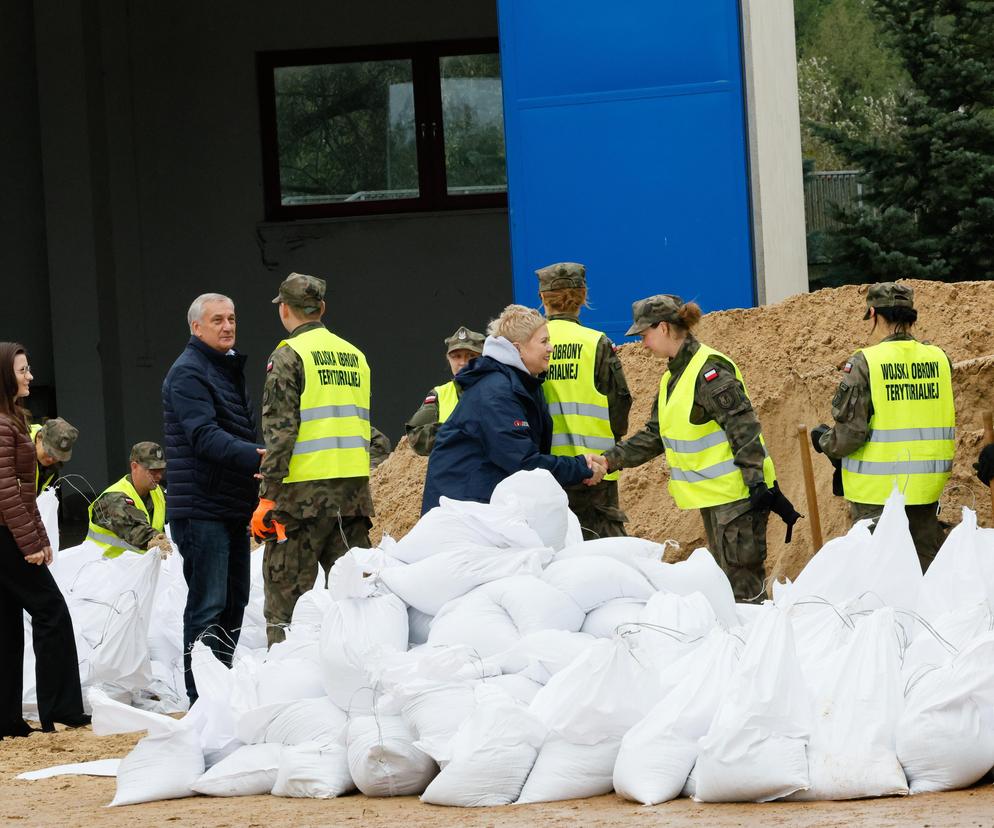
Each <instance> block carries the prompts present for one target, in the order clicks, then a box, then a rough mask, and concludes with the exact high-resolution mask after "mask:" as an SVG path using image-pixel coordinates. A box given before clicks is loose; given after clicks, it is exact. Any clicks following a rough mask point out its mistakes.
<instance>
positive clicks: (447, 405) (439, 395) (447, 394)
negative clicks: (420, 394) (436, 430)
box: [435, 380, 459, 424]
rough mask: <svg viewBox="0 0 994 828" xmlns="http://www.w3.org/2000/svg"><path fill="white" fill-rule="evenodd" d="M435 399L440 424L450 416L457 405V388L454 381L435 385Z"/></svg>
mask: <svg viewBox="0 0 994 828" xmlns="http://www.w3.org/2000/svg"><path fill="white" fill-rule="evenodd" d="M435 399H436V400H437V402H438V422H439V423H440V424H441V423H444V422H445V421H446V420H447V419H449V417H451V416H452V412H453V411H455V410H456V405H457V404H458V403H459V388H458V387H457V386H456V383H455V380H450V381H449V382H447V383H445V385H436V386H435Z"/></svg>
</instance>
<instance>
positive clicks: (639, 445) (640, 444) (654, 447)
mask: <svg viewBox="0 0 994 828" xmlns="http://www.w3.org/2000/svg"><path fill="white" fill-rule="evenodd" d="M663 450H664V446H663V440H662V438H661V437H660V436H659V398H658V397H657V398H656V401H655V402H654V403H653V404H652V414H650V415H649V421H648V422H647V423H646V424H645V427H644V428H643V429H642V430H641V431H639V432H637V433H635V434H633V435H632V436H631V437H629V438H628V439H627V440H625V441H623V442H621V443H618V445H616V446H615V447H614V448H611V449H608V450H607V451H605V452H604V456H605V457H606V458H607V463H608V469H609V470H610V471H616V470H618V469H630V468H633V467H635V466H641V465H642V464H643V463H648V462H649V461H650V460H652V459H653V458H654V457H658V456H659V455H660V454H662V453H663Z"/></svg>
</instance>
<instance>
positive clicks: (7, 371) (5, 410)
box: [0, 342, 28, 434]
mask: <svg viewBox="0 0 994 828" xmlns="http://www.w3.org/2000/svg"><path fill="white" fill-rule="evenodd" d="M18 354H24V356H25V357H27V355H28V352H27V351H26V350H24V346H23V345H21V344H20V343H17V342H0V414H6V415H7V416H8V417H10V418H11V419H12V420H13V421H14V425H15V426H16V427H17V428H18V429H20V430H21V431H23V432H24V433H25V434H26V433H27V431H28V421H27V418H26V417H25V414H24V407H23V406H22V405H21V403H20V400H19V399H18V398H17V375H16V374H15V373H14V358H15V357H16V356H17V355H18Z"/></svg>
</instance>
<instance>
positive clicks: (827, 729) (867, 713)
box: [793, 607, 908, 800]
mask: <svg viewBox="0 0 994 828" xmlns="http://www.w3.org/2000/svg"><path fill="white" fill-rule="evenodd" d="M899 634H900V629H899V627H898V626H897V621H896V619H895V617H894V610H893V609H891V608H889V607H885V608H883V609H879V610H877V611H876V612H873V613H872V614H870V615H869V616H867V617H865V618H858V620H857V621H856V629H855V631H854V633H853V636H852V639H851V640H850V642H849V643H848V644H847V645H846V646H845V647H844V648H842V649H841V650H839V651H838V652H837V653H836V654H835V655H834V656H833V657H832V658H830V659H828V660H827V662H826V664H825V665H824V669H823V670H822V671H821V677H820V679H818V680H816V681H814V682H812V684H813V685H814V686H815V687H816V688H817V690H816V695H815V696H814V710H813V713H814V715H813V717H812V721H813V723H814V728H813V730H812V733H811V739H810V742H809V744H808V772H809V776H810V787H809V788H808V789H807V790H806V791H800V792H798V793H796V794H795V795H794V797H793V798H795V799H805V800H807V799H815V800H825V799H856V798H861V797H871V796H893V795H899V794H906V793H907V792H908V783H907V780H906V779H905V776H904V771H903V770H902V769H901V765H900V763H899V762H898V760H897V753H896V746H895V739H896V728H897V720H898V716H899V715H900V713H901V708H902V706H903V702H904V699H903V693H902V689H903V687H902V682H901V664H900V659H901V656H900V651H899V647H898V636H899Z"/></svg>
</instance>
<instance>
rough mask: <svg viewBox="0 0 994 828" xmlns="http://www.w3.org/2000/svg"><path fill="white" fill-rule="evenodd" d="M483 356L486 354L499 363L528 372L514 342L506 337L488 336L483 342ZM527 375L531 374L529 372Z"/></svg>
mask: <svg viewBox="0 0 994 828" xmlns="http://www.w3.org/2000/svg"><path fill="white" fill-rule="evenodd" d="M483 356H488V357H490V358H491V359H494V360H496V361H497V362H499V363H500V364H501V365H507V366H508V367H510V368H517V369H518V370H519V371H524V373H526V374H528V369H527V368H525V364H524V363H523V362H522V361H521V354H519V353H518V349H517V348H515V347H514V343H513V342H511V340H509V339H507V338H506V337H503V336H488V337H487V338H486V341H485V342H484V343H483ZM528 375H529V376H531V374H528Z"/></svg>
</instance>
